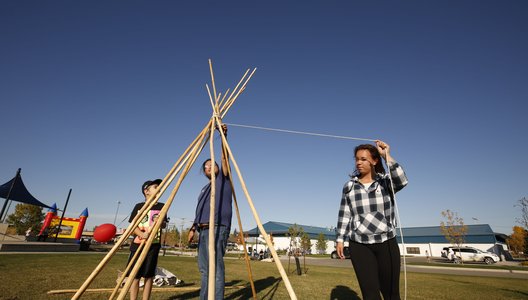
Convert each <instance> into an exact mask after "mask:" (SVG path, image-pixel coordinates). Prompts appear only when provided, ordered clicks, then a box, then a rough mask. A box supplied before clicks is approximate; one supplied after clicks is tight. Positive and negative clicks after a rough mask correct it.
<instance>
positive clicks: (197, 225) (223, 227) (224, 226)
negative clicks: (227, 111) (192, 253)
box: [189, 125, 233, 300]
mask: <svg viewBox="0 0 528 300" xmlns="http://www.w3.org/2000/svg"><path fill="white" fill-rule="evenodd" d="M222 130H223V132H224V135H226V136H227V126H226V125H222ZM222 150H223V151H222V169H221V170H219V168H218V165H217V164H216V163H215V165H214V172H215V212H214V214H215V216H214V219H215V224H214V230H215V262H216V274H215V299H217V300H221V299H224V287H225V267H224V254H225V252H226V247H227V239H228V238H229V232H230V231H231V217H232V216H233V211H232V195H233V190H232V187H231V180H230V178H229V174H228V163H229V162H228V157H226V154H225V153H227V151H224V150H225V149H224V145H223V144H222ZM202 171H203V173H204V175H205V176H206V177H207V178H209V183H207V184H206V185H205V186H204V187H203V188H202V191H201V192H200V195H199V196H198V204H197V205H196V216H195V218H194V222H193V226H192V228H191V231H190V232H189V242H190V241H192V239H193V237H194V233H195V231H198V233H199V234H200V235H199V238H198V269H199V270H200V273H201V277H202V280H201V289H200V299H207V293H208V277H209V216H210V200H211V175H212V171H213V166H212V162H211V160H210V159H208V160H206V161H204V163H203V164H202ZM220 171H221V172H220Z"/></svg>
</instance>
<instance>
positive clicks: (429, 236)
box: [245, 221, 511, 260]
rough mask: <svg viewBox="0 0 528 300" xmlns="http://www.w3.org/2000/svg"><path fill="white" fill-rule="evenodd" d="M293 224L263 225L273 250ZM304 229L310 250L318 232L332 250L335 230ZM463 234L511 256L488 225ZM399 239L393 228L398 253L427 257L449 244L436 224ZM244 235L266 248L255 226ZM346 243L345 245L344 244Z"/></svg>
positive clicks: (286, 244) (285, 241) (285, 245)
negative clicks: (398, 247)
mask: <svg viewBox="0 0 528 300" xmlns="http://www.w3.org/2000/svg"><path fill="white" fill-rule="evenodd" d="M294 225H295V224H291V223H282V222H274V221H270V222H267V223H265V224H263V227H264V230H266V232H267V233H268V234H270V235H271V236H272V237H273V244H274V247H275V249H276V250H288V249H290V242H291V239H290V237H289V236H288V229H289V228H290V227H292V226H294ZM297 226H298V227H300V228H302V229H303V230H304V232H306V233H307V234H308V236H309V237H310V240H311V244H312V248H311V253H318V252H317V250H316V243H317V238H318V236H319V234H320V233H322V234H324V236H325V238H326V239H327V247H326V254H330V253H332V251H334V250H335V229H333V228H324V227H314V226H307V225H299V224H297ZM466 226H467V233H466V235H465V243H464V246H470V247H474V248H477V249H480V250H482V251H489V252H493V253H495V254H497V255H499V257H502V258H503V259H506V260H508V259H509V258H511V256H510V255H509V253H508V252H507V250H508V246H507V244H506V238H507V235H505V234H502V233H496V232H493V230H492V229H491V227H490V226H489V225H488V224H478V225H466ZM402 231H403V242H404V243H402V238H401V234H400V229H399V228H397V229H396V235H397V236H396V238H397V241H398V245H399V246H400V253H401V254H402V255H404V254H405V255H414V256H425V255H426V253H425V251H426V250H427V252H428V253H429V254H430V255H431V256H437V257H440V256H441V251H442V248H444V247H448V246H452V245H451V243H449V241H448V240H447V239H446V238H445V236H444V235H443V234H442V232H441V230H440V226H428V227H408V228H402ZM245 235H246V236H248V238H247V239H246V242H247V243H248V247H252V248H255V247H256V248H257V250H258V251H260V249H263V250H265V249H266V248H267V245H266V242H265V240H264V238H263V236H262V235H261V234H260V231H259V230H258V227H255V228H253V229H251V230H249V231H246V232H245ZM345 245H346V244H345Z"/></svg>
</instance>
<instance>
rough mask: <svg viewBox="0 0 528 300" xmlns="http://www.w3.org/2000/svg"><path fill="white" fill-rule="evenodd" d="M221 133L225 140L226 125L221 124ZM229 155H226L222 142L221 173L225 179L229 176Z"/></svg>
mask: <svg viewBox="0 0 528 300" xmlns="http://www.w3.org/2000/svg"><path fill="white" fill-rule="evenodd" d="M222 132H223V133H224V135H225V137H226V140H227V125H226V124H222ZM228 168H229V154H228V153H227V148H226V146H225V145H224V143H223V142H222V173H223V174H224V176H226V177H227V175H228V174H229V169H228Z"/></svg>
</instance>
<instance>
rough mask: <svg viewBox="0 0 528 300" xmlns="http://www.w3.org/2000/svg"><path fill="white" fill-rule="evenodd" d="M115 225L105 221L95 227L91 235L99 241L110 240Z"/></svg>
mask: <svg viewBox="0 0 528 300" xmlns="http://www.w3.org/2000/svg"><path fill="white" fill-rule="evenodd" d="M116 231H117V229H116V227H115V226H114V224H110V223H106V224H101V225H99V226H97V228H95V231H94V234H93V237H94V240H96V241H98V242H99V243H105V242H108V241H109V240H111V239H112V238H113V237H114V236H115V234H116Z"/></svg>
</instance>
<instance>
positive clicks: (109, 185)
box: [0, 1, 528, 234]
mask: <svg viewBox="0 0 528 300" xmlns="http://www.w3.org/2000/svg"><path fill="white" fill-rule="evenodd" d="M527 13H528V4H527V3H526V2H525V1H506V2H497V1H369V2H366V1H303V2H297V3H295V2H293V1H288V2H287V3H285V2H284V1H265V2H259V3H249V2H247V1H229V2H228V3H219V2H206V1H201V2H200V3H181V2H179V1H149V2H147V1H126V2H125V1H113V2H110V3H109V2H107V1H90V2H78V1H73V2H72V1H53V2H43V1H2V2H1V3H0V37H1V41H2V46H1V47H0V66H1V68H0V99H1V103H2V124H3V130H2V132H3V134H2V136H3V141H4V143H3V145H2V147H0V181H2V183H3V182H6V181H8V180H10V179H11V178H12V177H13V176H14V175H15V173H16V170H17V169H18V168H22V176H23V179H24V181H25V183H26V185H27V187H28V188H29V190H30V191H31V193H32V194H33V195H34V196H35V197H36V198H37V199H39V200H41V201H42V202H45V203H47V204H52V203H57V205H58V206H59V207H63V206H64V202H65V200H66V196H67V194H68V191H69V189H70V188H71V189H73V191H72V195H71V199H70V203H69V205H68V211H67V216H70V217H75V216H78V215H79V214H80V213H81V212H82V210H83V209H84V208H86V207H88V209H89V212H90V217H89V218H88V227H92V226H94V225H98V224H102V223H112V222H113V221H114V218H115V214H116V210H117V202H118V201H120V202H121V205H120V206H119V212H118V214H117V223H120V222H121V220H123V219H125V218H126V217H127V215H128V213H129V212H130V211H131V210H132V208H133V206H134V204H135V203H136V202H139V201H140V200H141V199H142V197H141V194H140V186H141V184H142V183H143V182H144V181H145V180H146V179H153V178H158V177H160V178H163V177H164V176H165V175H166V173H167V172H168V171H169V170H170V168H171V167H172V165H173V164H174V163H175V162H176V160H177V159H178V158H179V157H180V155H181V153H182V152H183V151H184V150H185V149H186V148H187V146H188V144H189V143H190V142H191V141H192V140H193V139H194V138H195V137H196V135H197V134H198V133H199V131H200V130H201V129H202V128H203V126H204V125H205V124H206V123H207V122H208V120H209V119H210V118H211V115H212V112H211V108H210V103H209V98H208V96H207V92H206V90H205V84H206V83H209V82H210V78H209V69H208V59H209V58H211V59H212V60H213V64H214V69H215V76H216V84H217V89H218V90H222V91H225V90H226V89H228V88H233V87H234V86H235V85H236V83H237V82H238V80H239V79H240V77H241V76H242V74H243V73H244V72H245V70H246V69H247V68H252V67H256V68H257V72H256V73H255V75H254V77H253V79H252V80H251V81H250V83H249V85H248V88H247V89H246V91H245V92H244V93H243V94H242V96H241V97H240V98H239V100H238V101H237V102H236V103H235V105H234V106H233V108H232V110H231V111H230V112H229V113H228V115H227V116H226V117H225V119H224V122H227V123H236V124H245V125H255V126H264V127H272V128H281V129H289V130H298V131H307V132H317V133H324V134H333V135H343V136H350V137H364V138H373V139H375V138H379V139H382V140H384V141H386V142H388V143H389V144H390V145H391V147H392V154H393V156H394V157H395V158H396V159H397V160H398V161H399V162H400V163H401V164H402V165H403V166H404V168H405V170H406V173H407V175H408V177H409V185H408V187H407V188H405V189H404V190H403V191H401V192H400V193H399V194H398V195H397V201H398V206H399V211H400V218H401V223H402V225H403V226H406V227H411V226H412V227H414V226H436V225H439V223H440V221H441V220H442V217H441V214H440V213H441V211H443V210H446V209H451V210H454V211H456V212H458V214H459V215H460V216H461V217H463V218H464V220H465V222H466V223H468V224H475V223H486V224H490V225H491V226H492V228H493V229H494V230H495V231H498V232H503V233H507V234H509V233H510V232H511V228H512V226H514V225H516V222H515V218H517V217H520V211H519V210H518V209H516V208H515V207H514V204H515V203H516V201H517V200H518V199H520V198H522V197H525V196H527V194H528V192H527V190H526V186H527V178H528V176H527V173H526V170H528V160H527V159H526V148H527V146H528V138H527V135H526V129H528V126H527V123H526V112H527V106H528V104H527V103H528V101H527V100H528V99H527V96H528V82H527V79H528V58H527V57H528V56H527V55H526V53H528V40H527V39H526V37H527V36H528V19H527V18H526V15H527ZM218 141H219V139H218V138H217V139H216V142H217V145H218ZM229 142H230V146H231V148H232V150H233V153H234V156H235V158H236V160H237V162H238V164H239V166H240V167H241V171H242V175H243V176H244V179H245V181H246V184H247V187H248V189H249V192H250V194H251V197H252V199H253V201H254V203H255V206H256V209H257V211H258V213H259V216H260V219H261V220H262V221H263V222H266V221H280V222H290V223H299V224H306V225H312V226H324V227H330V226H335V225H336V221H337V212H338V207H339V202H340V197H341V188H342V186H343V184H344V183H345V181H346V180H347V176H348V174H350V173H351V172H352V171H353V169H354V160H353V148H354V147H355V146H356V145H358V144H359V143H360V142H357V141H349V140H338V139H332V138H323V137H314V136H303V135H292V134H285V133H277V132H269V131H262V130H255V129H246V128H240V127H230V129H229ZM208 156H209V153H208V150H207V149H206V150H205V151H204V152H203V153H202V155H201V157H200V158H199V160H198V161H199V162H201V161H203V160H204V159H205V158H206V157H208ZM205 184H206V179H205V177H204V176H203V175H201V174H200V172H199V169H198V165H196V166H195V168H194V169H193V170H192V171H191V172H190V173H189V175H188V176H187V178H186V179H185V181H184V186H183V187H182V188H181V189H180V191H179V192H178V194H177V196H176V199H175V202H174V203H173V205H172V206H171V208H170V211H169V216H170V217H171V219H172V222H176V223H177V224H178V226H180V225H181V218H186V220H189V219H191V218H192V217H193V216H194V209H195V204H196V200H197V196H198V193H199V190H200V188H201V187H202V186H203V185H205ZM236 184H237V186H239V184H238V180H236ZM237 194H238V197H239V203H240V208H241V214H242V219H243V225H244V229H251V228H253V227H254V226H255V225H256V223H255V221H254V219H253V216H252V214H251V212H250V210H249V207H248V205H247V201H246V199H245V198H244V197H243V193H242V190H241V189H238V190H237ZM167 196H168V193H166V195H165V196H164V197H163V199H165V198H166V197H167ZM2 201H3V200H2ZM2 203H3V202H2ZM13 209H14V205H12V206H11V211H12V210H13ZM11 211H10V212H11ZM473 218H476V219H477V220H473ZM127 224H128V223H127V222H126V221H125V222H123V223H121V227H126V226H127ZM233 224H236V220H235V219H234V220H233ZM185 226H188V224H187V223H186V225H185Z"/></svg>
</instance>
